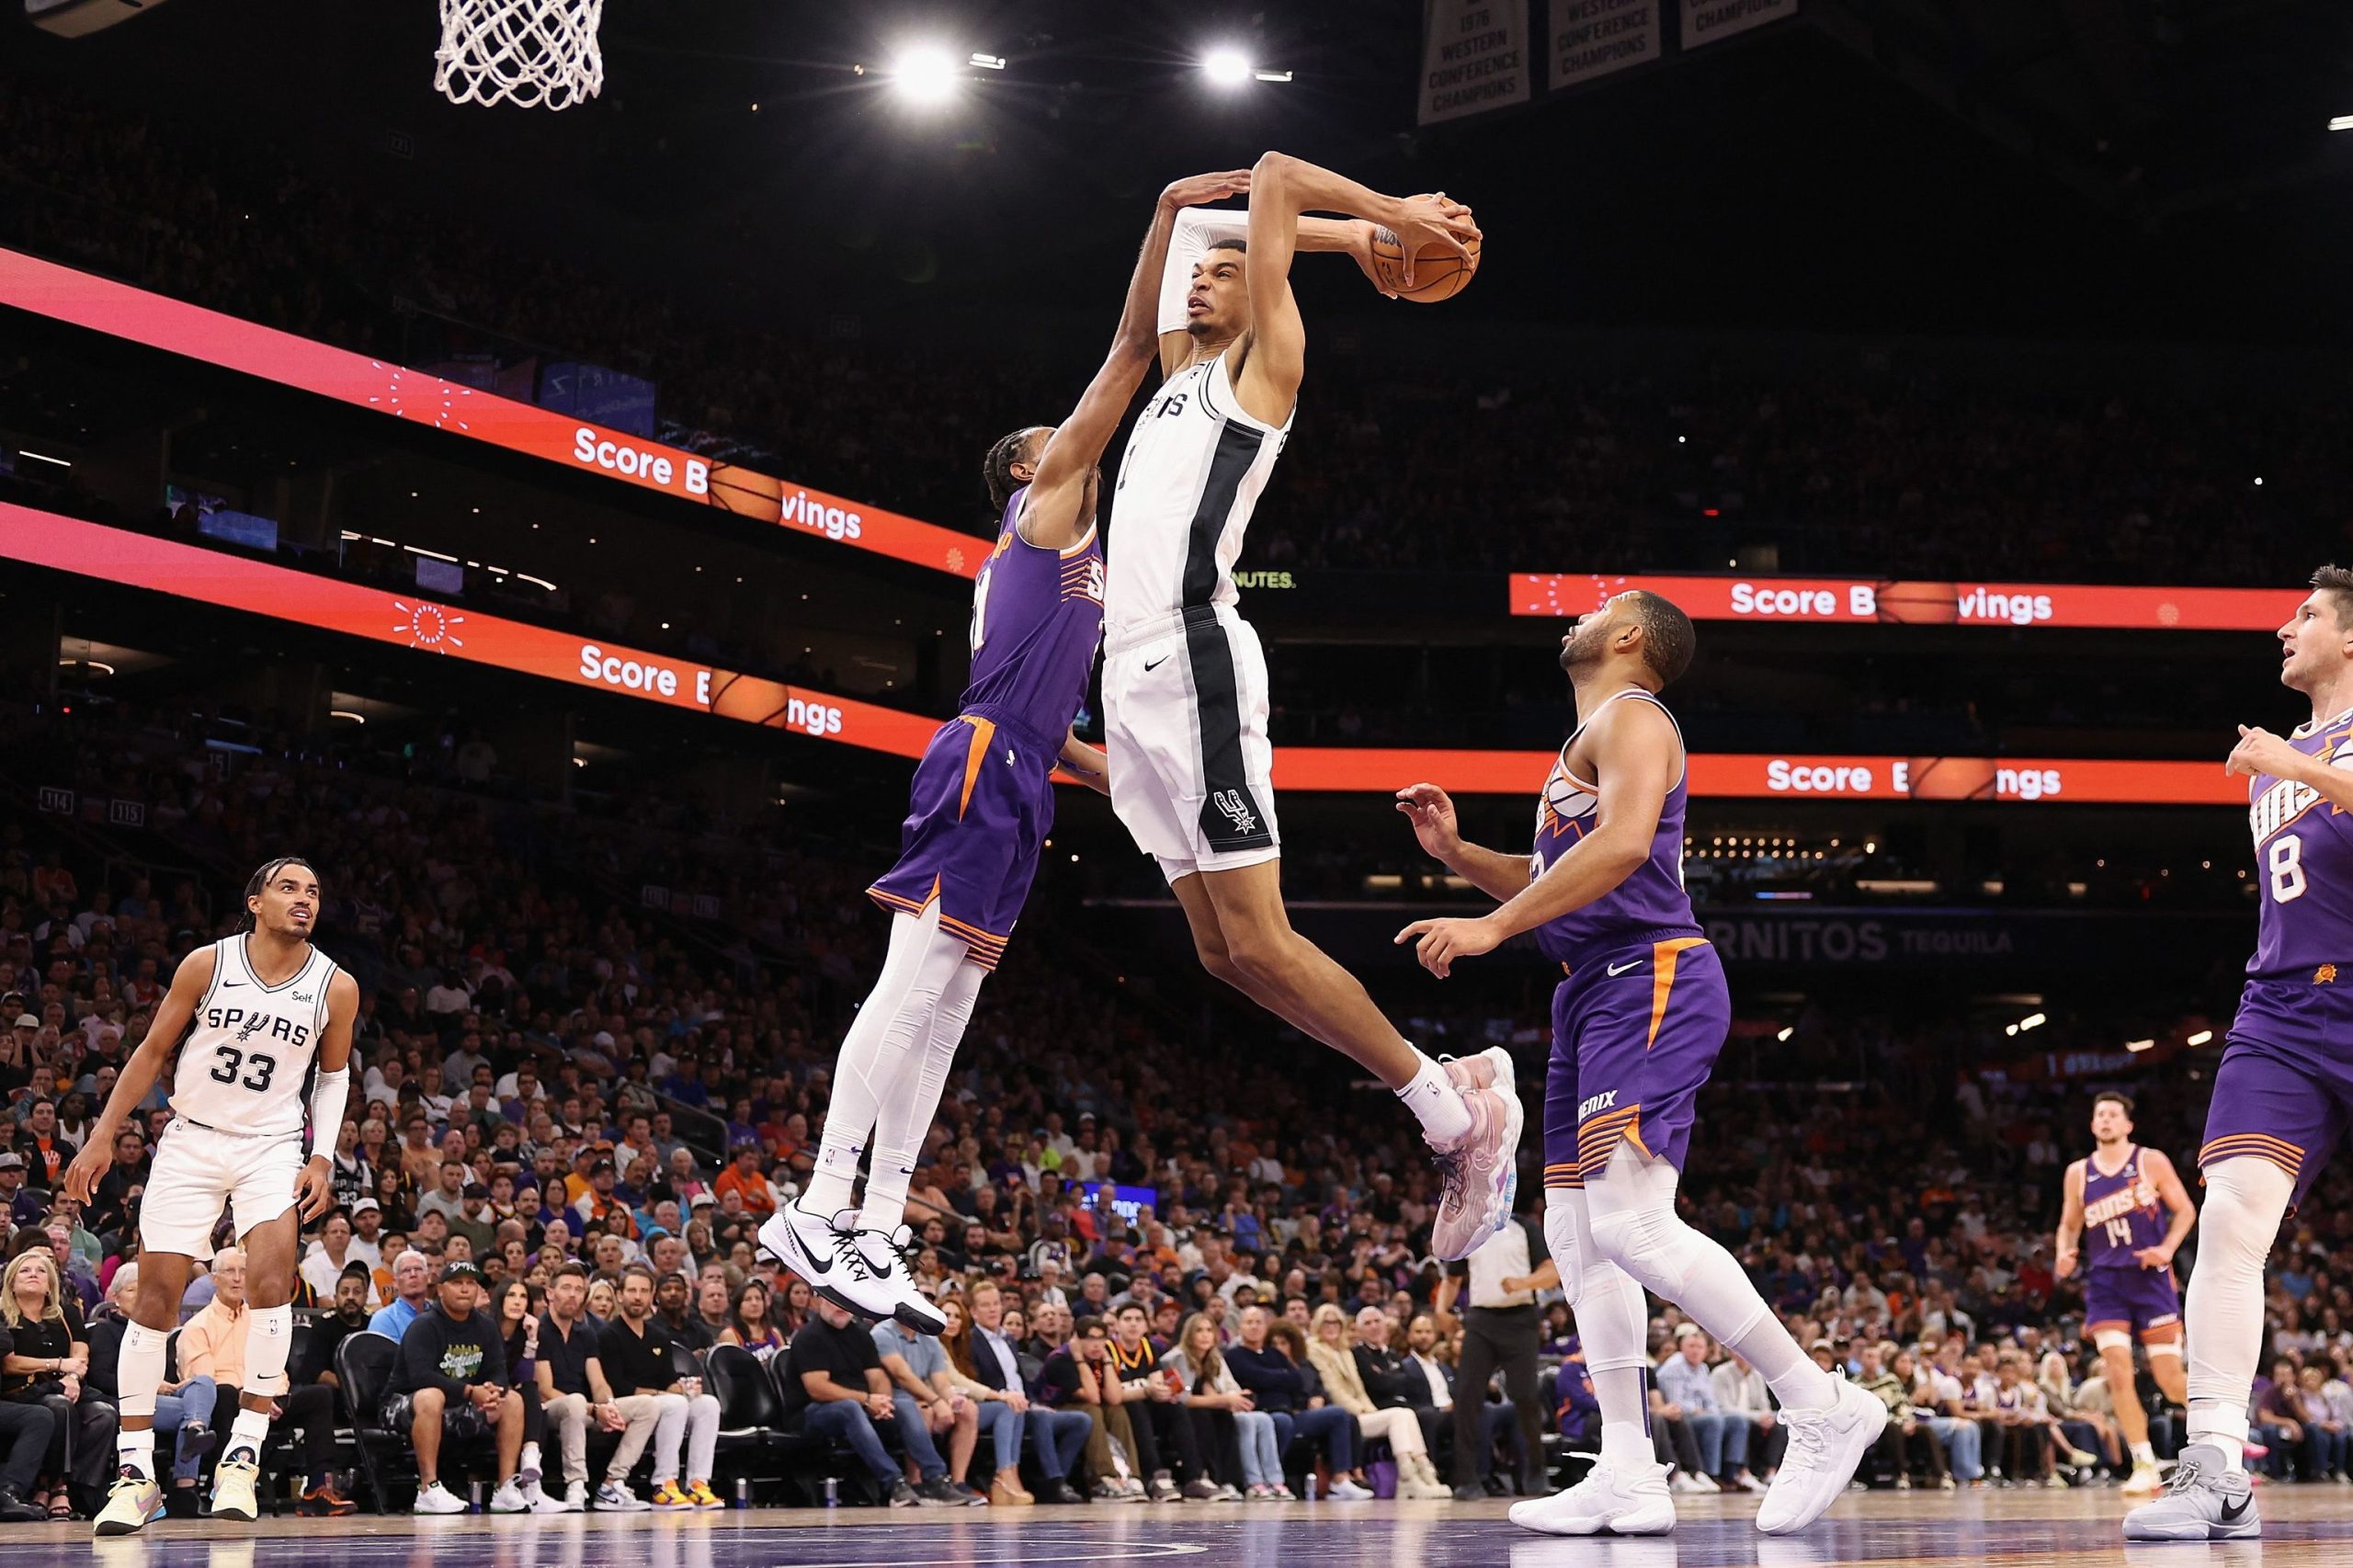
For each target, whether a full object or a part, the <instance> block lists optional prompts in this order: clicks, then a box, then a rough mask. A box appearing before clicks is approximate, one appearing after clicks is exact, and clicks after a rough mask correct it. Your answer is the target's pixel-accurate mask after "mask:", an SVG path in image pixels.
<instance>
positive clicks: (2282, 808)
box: [2246, 712, 2353, 984]
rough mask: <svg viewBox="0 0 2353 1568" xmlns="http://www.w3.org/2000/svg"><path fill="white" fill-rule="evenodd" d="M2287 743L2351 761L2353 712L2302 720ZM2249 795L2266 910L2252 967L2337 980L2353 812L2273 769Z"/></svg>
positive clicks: (2336, 763)
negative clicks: (2272, 774)
mask: <svg viewBox="0 0 2353 1568" xmlns="http://www.w3.org/2000/svg"><path fill="white" fill-rule="evenodd" d="M2288 744H2290V745H2292V746H2294V747H2295V748H2296V749H2297V750H2298V751H2300V752H2302V753H2303V754H2304V755H2305V756H2317V757H2325V758H2326V759H2327V761H2328V762H2329V763H2330V765H2331V766H2333V767H2348V766H2353V761H2348V758H2353V712H2346V713H2340V714H2338V715H2337V716H2336V718H2334V719H2331V720H2329V721H2328V722H2325V723H2321V724H2305V725H2302V726H2300V727H2299V728H2298V729H2297V730H2295V731H2294V733H2291V734H2290V735H2289V737H2288ZM2247 800H2248V802H2249V804H2248V807H2247V824H2248V826H2249V828H2250V829H2251V830H2252V831H2253V833H2254V835H2255V858H2256V876H2257V877H2259V878H2261V879H2262V882H2261V887H2262V896H2261V898H2260V900H2259V903H2260V905H2261V910H2262V913H2261V914H2260V915H2258V916H2257V917H2256V940H2255V956H2254V957H2253V958H2251V959H2249V960H2247V965H2246V971H2247V973H2248V974H2250V975H2256V976H2261V977H2265V978H2269V979H2279V980H2297V981H2302V982H2303V983H2307V984H2325V983H2330V982H2333V981H2335V980H2336V966H2337V965H2338V964H2339V963H2340V962H2342V961H2344V960H2346V959H2347V958H2348V957H2353V816H2348V815H2347V814H2346V813H2345V812H2343V811H2341V810H2339V809H2338V808H2337V807H2335V806H2332V805H2330V804H2329V803H2328V802H2327V801H2324V800H2322V799H2321V797H2320V793H2319V791H2317V790H2314V789H2313V787H2312V786H2311V785H2309V784H2299V783H2297V782H2296V781H2295V780H2293V779H2290V778H2271V777H2270V776H2268V774H2267V775H2263V776H2261V777H2258V778H2255V779H2253V780H2251V781H2250V782H2249V784H2248V787H2247ZM2348 978H2353V977H2348Z"/></svg>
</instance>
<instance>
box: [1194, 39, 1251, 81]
mask: <svg viewBox="0 0 2353 1568" xmlns="http://www.w3.org/2000/svg"><path fill="white" fill-rule="evenodd" d="M1201 74H1203V75H1204V76H1207V77H1208V78H1209V79H1210V81H1211V83H1212V84H1213V85H1217V86H1220V87H1238V86H1241V85H1243V84H1244V83H1245V82H1247V81H1249V80H1250V77H1251V70H1250V57H1249V56H1248V55H1246V54H1245V53H1243V52H1242V51H1240V50H1238V49H1233V48H1229V47H1221V48H1217V49H1212V50H1211V51H1209V52H1208V53H1207V54H1205V55H1203V56H1202V57H1201Z"/></svg>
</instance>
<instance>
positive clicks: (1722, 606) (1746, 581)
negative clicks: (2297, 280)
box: [1511, 572, 2306, 631]
mask: <svg viewBox="0 0 2353 1568" xmlns="http://www.w3.org/2000/svg"><path fill="white" fill-rule="evenodd" d="M1636 588H1642V589H1647V590H1649V591H1650V592H1652V593H1654V594H1658V595H1660V596H1662V597H1665V598H1669V599H1672V600H1674V601H1675V603H1676V604H1677V606H1678V607H1679V608H1681V609H1682V611H1683V613H1684V614H1686V615H1688V616H1689V617H1691V618H1692V619H1694V620H1757V621H1815V622H1832V623H1849V624H1856V623H1873V624H1887V625H1901V626H2000V627H2014V628H2015V627H2030V626H2060V627H2088V628H2105V629H2109V630H2120V631H2275V630H2277V629H2278V628H2279V625H2280V624H2281V623H2282V622H2284V621H2285V620H2286V619H2288V617H2289V616H2290V614H2291V613H2292V612H2293V611H2294V609H2295V608H2296V606H2297V605H2299V604H2301V603H2302V601H2303V598H2304V595H2305V592H2306V590H2305V589H2302V588H2141V587H2103V586H2098V585H2092V584H2085V583H1928V582H1890V581H1884V580H1870V579H1863V578H1853V577H1700V576H1688V577H1684V576H1627V577H1619V576H1606V575H1602V574H1577V573H1571V572H1516V573H1514V574H1512V579H1511V612H1512V614H1514V615H1539V616H1578V615H1585V614H1586V613H1588V612H1590V611H1593V610H1597V609H1599V608H1601V607H1602V606H1603V605H1604V604H1607V603H1608V601H1609V599H1610V598H1611V597H1613V596H1614V595H1618V594H1622V593H1626V592H1629V591H1631V590H1632V589H1636Z"/></svg>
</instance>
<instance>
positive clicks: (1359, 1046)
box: [1199, 859, 1419, 1089]
mask: <svg viewBox="0 0 2353 1568" xmlns="http://www.w3.org/2000/svg"><path fill="white" fill-rule="evenodd" d="M1199 881H1200V884H1201V888H1202V890H1203V892H1206V893H1207V894H1208V897H1209V900H1210V903H1211V905H1212V906H1213V907H1214V908H1215V910H1216V912H1217V924H1218V929H1219V931H1220V933H1221V934H1222V937H1223V938H1224V942H1225V948H1226V951H1227V953H1228V955H1229V957H1230V959H1231V961H1232V962H1233V966H1234V968H1235V969H1236V970H1238V971H1240V972H1241V973H1242V975H1243V976H1244V977H1245V979H1246V980H1247V981H1248V982H1249V983H1250V985H1251V986H1252V987H1253V988H1255V989H1254V994H1256V993H1264V994H1266V995H1267V996H1268V997H1270V998H1272V999H1273V1000H1271V1001H1269V1003H1268V1004H1267V1005H1268V1006H1271V1007H1274V1008H1275V1009H1276V1010H1277V1011H1279V1012H1281V1013H1282V1014H1283V1016H1284V1017H1286V1018H1290V1019H1291V1020H1292V1021H1293V1022H1294V1023H1296V1024H1298V1026H1299V1027H1300V1028H1303V1029H1305V1030H1306V1031H1307V1032H1308V1033H1309V1034H1310V1035H1312V1036H1313V1037H1314V1038H1315V1039H1316V1040H1321V1041H1322V1042H1323V1043H1324V1044H1325V1045H1328V1046H1330V1047H1331V1048H1332V1049H1333V1050H1335V1051H1340V1052H1342V1053H1343V1054H1345V1055H1347V1057H1348V1058H1349V1059H1350V1060H1352V1061H1354V1062H1356V1063H1357V1064H1358V1066H1360V1067H1363V1068H1365V1069H1366V1070H1367V1071H1369V1072H1370V1073H1372V1074H1374V1075H1376V1076H1377V1077H1379V1078H1380V1079H1381V1082H1382V1083H1384V1084H1387V1085H1389V1086H1390V1087H1391V1088H1392V1089H1398V1088H1403V1087H1404V1085H1406V1084H1407V1083H1408V1082H1410V1081H1411V1080H1412V1078H1413V1076H1414V1073H1415V1069H1416V1067H1417V1066H1418V1065H1419V1063H1418V1062H1415V1055H1416V1052H1415V1050H1414V1048H1413V1046H1412V1045H1411V1044H1410V1043H1408V1042H1407V1040H1405V1038H1404V1036H1403V1035H1401V1034H1399V1033H1398V1032H1397V1030H1396V1028H1395V1027H1394V1026H1393V1025H1392V1024H1391V1023H1390V1021H1389V1020H1388V1019H1387V1018H1386V1017H1382V1015H1381V1009H1380V1008H1378V1007H1376V1006H1373V1002H1372V998H1371V996H1370V995H1369V994H1367V993H1366V991H1365V988H1364V986H1363V984H1362V983H1359V982H1358V980H1357V978H1356V976H1354V975H1352V974H1350V973H1349V972H1348V971H1347V970H1345V969H1342V968H1341V967H1340V966H1339V965H1338V964H1337V963H1335V962H1334V961H1333V960H1332V959H1331V958H1330V957H1329V956H1328V955H1327V954H1326V953H1325V952H1324V950H1323V949H1321V948H1318V947H1317V946H1316V945H1315V944H1314V943H1313V942H1311V941H1309V940H1308V939H1307V938H1306V937H1302V936H1301V935H1300V934H1299V933H1298V932H1297V931H1295V930H1293V929H1291V924H1290V915H1288V914H1287V913H1285V911H1284V909H1283V894H1282V862H1281V861H1280V860H1279V859H1270V860H1262V861H1260V862H1258V863H1257V864H1256V865H1253V866H1239V867H1235V868H1233V869H1225V870H1205V871H1203V872H1202V873H1201V874H1200V877H1199Z"/></svg>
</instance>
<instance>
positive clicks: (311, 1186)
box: [294, 1154, 335, 1224]
mask: <svg viewBox="0 0 2353 1568" xmlns="http://www.w3.org/2000/svg"><path fill="white" fill-rule="evenodd" d="M294 1204H295V1207H296V1208H298V1209H300V1210H301V1211H302V1222H303V1223H304V1224H309V1223H310V1222H311V1221H314V1220H316V1219H317V1218H318V1217H319V1216H320V1215H322V1214H324V1213H325V1212H326V1211H327V1210H330V1209H332V1208H334V1207H335V1180H334V1177H333V1176H332V1175H331V1174H330V1172H329V1169H328V1166H327V1160H326V1156H325V1155H324V1154H314V1155H313V1156H312V1157H311V1158H310V1159H308V1160H306V1161H304V1162H303V1165H302V1174H301V1175H300V1176H296V1177H295V1178H294Z"/></svg>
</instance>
